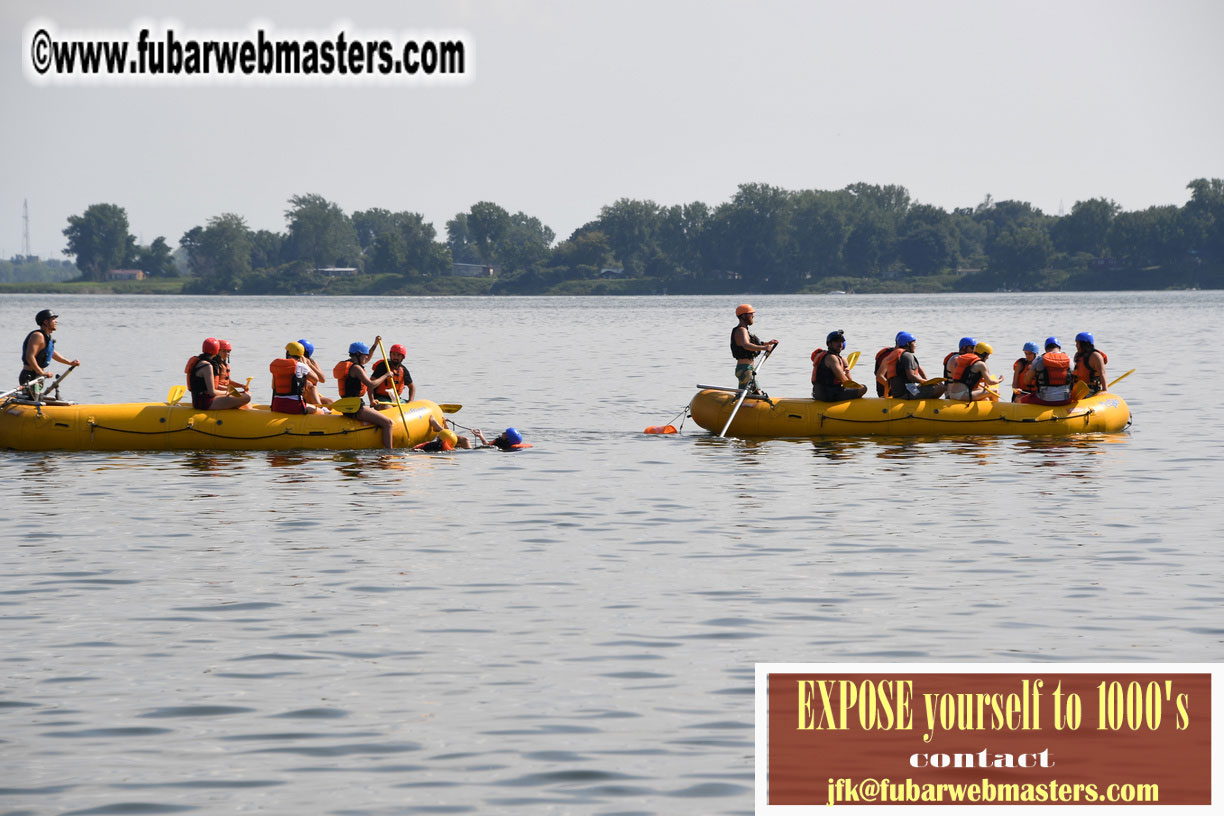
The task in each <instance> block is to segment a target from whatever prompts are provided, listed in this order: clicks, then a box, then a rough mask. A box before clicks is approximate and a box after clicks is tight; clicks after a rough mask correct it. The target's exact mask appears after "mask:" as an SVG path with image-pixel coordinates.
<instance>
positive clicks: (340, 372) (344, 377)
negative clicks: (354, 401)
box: [332, 360, 366, 398]
mask: <svg viewBox="0 0 1224 816" xmlns="http://www.w3.org/2000/svg"><path fill="white" fill-rule="evenodd" d="M353 365H354V363H353V361H352V360H341V361H340V362H338V363H336V367H335V368H333V369H332V376H333V377H335V378H336V388H337V389H339V391H340V396H341V398H343V397H360V396H364V395H365V392H366V387H365V383H363V382H362V381H361V380H359V379H357V378H356V377H350V376H349V372H350V371H351V370H352V369H353ZM357 368H361V366H357Z"/></svg>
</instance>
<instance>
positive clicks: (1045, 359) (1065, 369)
mask: <svg viewBox="0 0 1224 816" xmlns="http://www.w3.org/2000/svg"><path fill="white" fill-rule="evenodd" d="M1041 364H1042V365H1043V366H1044V368H1043V369H1042V370H1041V371H1039V372H1037V385H1039V386H1049V385H1066V384H1067V383H1068V382H1070V381H1071V358H1070V357H1068V356H1067V355H1065V354H1063V353H1062V352H1061V351H1047V352H1046V353H1045V354H1043V355H1041Z"/></svg>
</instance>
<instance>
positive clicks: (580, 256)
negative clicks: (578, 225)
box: [549, 230, 612, 269]
mask: <svg viewBox="0 0 1224 816" xmlns="http://www.w3.org/2000/svg"><path fill="white" fill-rule="evenodd" d="M610 263H612V246H611V244H609V243H608V236H607V235H605V234H604V233H603V232H601V231H600V230H591V231H590V232H583V233H575V235H574V236H573V237H572V238H569V239H567V240H565V241H562V242H561V243H559V244H557V245H556V246H555V247H553V249H552V252H551V253H550V257H549V265H550V266H556V267H567V268H570V269H573V268H575V267H579V266H585V267H588V268H594V269H602V268H604V267H606V266H607V265H608V264H610Z"/></svg>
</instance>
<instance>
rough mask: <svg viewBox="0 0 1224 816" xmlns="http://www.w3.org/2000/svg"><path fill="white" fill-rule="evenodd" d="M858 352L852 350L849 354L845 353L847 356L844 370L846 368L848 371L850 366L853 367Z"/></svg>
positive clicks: (856, 360)
mask: <svg viewBox="0 0 1224 816" xmlns="http://www.w3.org/2000/svg"><path fill="white" fill-rule="evenodd" d="M860 353H861V352H857V351H852V352H850V354H849V355H847V357H846V370H847V371H849V370H851V369H852V368H854V364H855V363H857V362H858V358H859V354H860Z"/></svg>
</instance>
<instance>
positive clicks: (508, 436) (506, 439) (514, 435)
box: [473, 428, 531, 451]
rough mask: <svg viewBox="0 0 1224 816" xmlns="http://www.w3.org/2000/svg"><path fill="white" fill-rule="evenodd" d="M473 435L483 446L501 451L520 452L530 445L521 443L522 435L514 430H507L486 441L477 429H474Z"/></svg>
mask: <svg viewBox="0 0 1224 816" xmlns="http://www.w3.org/2000/svg"><path fill="white" fill-rule="evenodd" d="M473 433H474V434H475V435H476V438H477V439H479V440H480V441H481V442H483V443H484V444H485V445H487V446H489V447H493V448H497V449H498V450H501V451H512V450H522V449H523V448H530V447H531V445H529V444H528V443H526V442H524V441H523V435H522V434H521V433H519V432H518V430H517V429H515V428H507V429H506V430H504V431H502V432H501V433H500V434H498V435H497V437H495V438H494V439H492V440H489V439H486V438H485V435H484V434H482V433H481V432H480V429H479V428H476V429H475V430H474V431H473Z"/></svg>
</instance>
